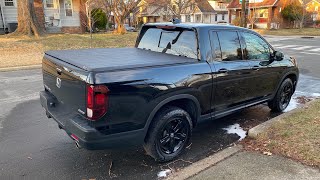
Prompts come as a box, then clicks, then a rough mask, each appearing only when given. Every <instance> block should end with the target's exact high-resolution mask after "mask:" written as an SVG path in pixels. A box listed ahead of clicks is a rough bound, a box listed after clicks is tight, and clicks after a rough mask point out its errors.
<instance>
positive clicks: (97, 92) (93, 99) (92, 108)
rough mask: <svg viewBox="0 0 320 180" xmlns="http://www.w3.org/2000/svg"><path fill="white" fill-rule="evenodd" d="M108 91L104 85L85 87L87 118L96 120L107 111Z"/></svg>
mask: <svg viewBox="0 0 320 180" xmlns="http://www.w3.org/2000/svg"><path fill="white" fill-rule="evenodd" d="M108 92H109V89H108V88H107V86H104V85H95V86H94V85H87V117H88V118H89V119H90V120H93V121H95V120H97V119H99V118H101V117H102V116H103V115H105V114H106V112H107V110H108Z"/></svg>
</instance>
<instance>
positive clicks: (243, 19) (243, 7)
mask: <svg viewBox="0 0 320 180" xmlns="http://www.w3.org/2000/svg"><path fill="white" fill-rule="evenodd" d="M240 26H241V27H246V26H247V25H246V0H242V2H241V23H240Z"/></svg>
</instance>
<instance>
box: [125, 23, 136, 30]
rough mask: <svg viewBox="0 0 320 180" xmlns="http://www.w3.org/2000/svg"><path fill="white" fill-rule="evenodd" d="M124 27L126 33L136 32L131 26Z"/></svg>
mask: <svg viewBox="0 0 320 180" xmlns="http://www.w3.org/2000/svg"><path fill="white" fill-rule="evenodd" d="M124 27H125V28H126V31H128V32H134V31H136V29H135V28H134V27H132V26H129V24H124Z"/></svg>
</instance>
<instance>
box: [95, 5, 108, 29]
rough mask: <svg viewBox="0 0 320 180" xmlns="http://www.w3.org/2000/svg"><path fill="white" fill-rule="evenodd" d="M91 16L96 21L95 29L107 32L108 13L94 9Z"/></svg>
mask: <svg viewBox="0 0 320 180" xmlns="http://www.w3.org/2000/svg"><path fill="white" fill-rule="evenodd" d="M91 16H92V18H93V20H94V22H95V23H94V27H95V28H98V29H99V30H105V29H106V25H107V21H108V19H107V16H106V13H105V12H104V11H103V10H102V9H93V10H92V11H91Z"/></svg>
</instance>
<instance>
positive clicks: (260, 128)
mask: <svg viewBox="0 0 320 180" xmlns="http://www.w3.org/2000/svg"><path fill="white" fill-rule="evenodd" d="M315 101H317V99H315V100H312V101H310V102H307V103H305V104H304V105H302V106H301V107H298V108H296V109H293V110H291V111H289V112H285V113H283V114H280V115H279V116H276V117H274V118H271V119H270V120H268V121H266V122H264V123H262V124H259V125H257V126H255V127H253V128H251V129H249V131H248V137H250V138H253V139H256V138H257V137H258V135H259V134H261V133H263V132H265V131H266V130H267V129H269V128H270V127H271V126H272V125H274V124H275V123H277V122H280V121H281V120H282V119H283V118H285V117H288V116H290V115H291V114H294V113H296V112H299V111H301V110H303V109H305V108H307V107H308V106H309V105H310V104H312V103H313V102H315Z"/></svg>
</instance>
